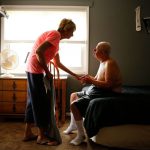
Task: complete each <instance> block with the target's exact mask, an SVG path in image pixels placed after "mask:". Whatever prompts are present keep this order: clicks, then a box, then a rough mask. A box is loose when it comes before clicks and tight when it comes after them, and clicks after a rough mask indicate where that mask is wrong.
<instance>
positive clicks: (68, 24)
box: [58, 18, 76, 31]
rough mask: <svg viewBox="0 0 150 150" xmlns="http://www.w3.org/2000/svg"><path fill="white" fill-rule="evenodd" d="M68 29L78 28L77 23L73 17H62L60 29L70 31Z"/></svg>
mask: <svg viewBox="0 0 150 150" xmlns="http://www.w3.org/2000/svg"><path fill="white" fill-rule="evenodd" d="M68 30H73V31H75V30H76V25H75V23H74V22H73V21H72V20H71V19H66V18H64V19H62V20H61V22H60V24H59V27H58V31H68Z"/></svg>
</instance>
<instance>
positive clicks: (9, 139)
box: [0, 118, 123, 150]
mask: <svg viewBox="0 0 150 150" xmlns="http://www.w3.org/2000/svg"><path fill="white" fill-rule="evenodd" d="M68 124H69V121H66V123H65V124H64V125H63V126H62V127H60V128H59V131H60V133H61V137H62V144H60V145H58V146H46V145H38V144H36V141H32V142H31V141H30V142H22V138H23V133H24V121H23V119H19V120H18V119H13V118H11V119H7V120H6V119H1V120H0V150H72V149H73V150H121V149H117V148H108V147H104V146H101V145H97V144H95V143H93V142H92V141H90V140H87V139H86V140H85V142H84V143H82V144H81V145H80V146H73V145H71V144H69V142H70V141H71V140H72V139H73V138H74V137H75V136H76V132H75V133H74V134H71V135H64V134H63V130H65V129H66V127H67V126H68ZM33 131H34V132H35V133H36V132H37V128H34V129H33ZM122 150H123V149H122Z"/></svg>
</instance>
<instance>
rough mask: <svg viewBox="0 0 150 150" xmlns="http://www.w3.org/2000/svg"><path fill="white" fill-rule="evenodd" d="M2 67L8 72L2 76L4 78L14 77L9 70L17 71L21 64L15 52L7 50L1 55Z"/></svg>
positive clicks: (0, 62)
mask: <svg viewBox="0 0 150 150" xmlns="http://www.w3.org/2000/svg"><path fill="white" fill-rule="evenodd" d="M0 56H1V57H0V64H1V67H2V68H3V69H4V70H6V73H5V74H3V75H1V76H3V77H13V76H14V75H12V74H10V73H8V72H7V70H13V69H16V67H17V66H18V63H19V57H18V55H17V53H16V52H15V51H14V50H9V49H5V50H2V51H1V54H0Z"/></svg>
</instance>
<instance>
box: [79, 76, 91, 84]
mask: <svg viewBox="0 0 150 150" xmlns="http://www.w3.org/2000/svg"><path fill="white" fill-rule="evenodd" d="M80 81H81V83H83V84H84V83H87V84H92V81H93V78H92V77H91V76H90V75H88V74H87V75H84V76H81V77H80Z"/></svg>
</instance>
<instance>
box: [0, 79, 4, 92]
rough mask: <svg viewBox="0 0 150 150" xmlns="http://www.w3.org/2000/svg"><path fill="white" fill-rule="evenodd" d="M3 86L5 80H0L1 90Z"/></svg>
mask: <svg viewBox="0 0 150 150" xmlns="http://www.w3.org/2000/svg"><path fill="white" fill-rule="evenodd" d="M2 87H3V81H2V80H0V90H2Z"/></svg>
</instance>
